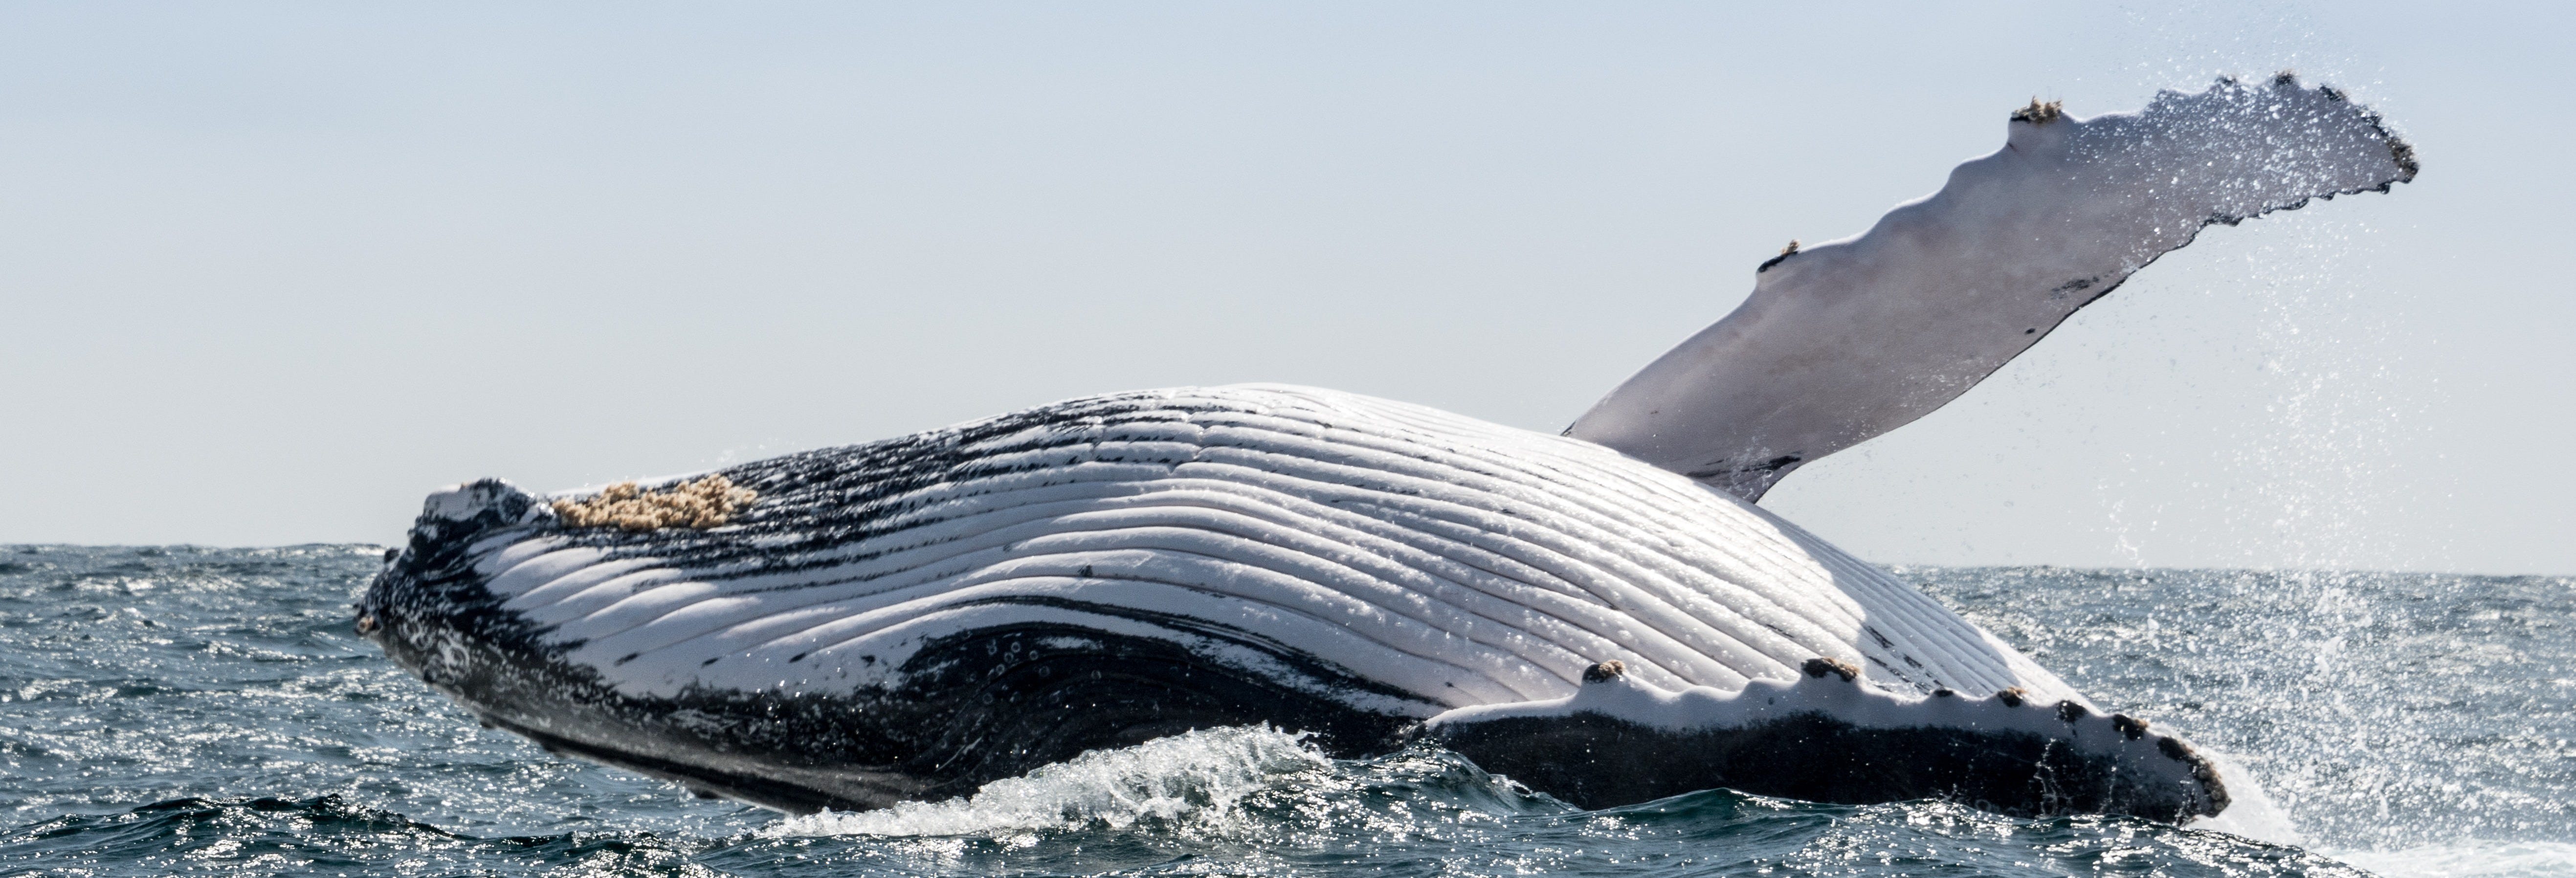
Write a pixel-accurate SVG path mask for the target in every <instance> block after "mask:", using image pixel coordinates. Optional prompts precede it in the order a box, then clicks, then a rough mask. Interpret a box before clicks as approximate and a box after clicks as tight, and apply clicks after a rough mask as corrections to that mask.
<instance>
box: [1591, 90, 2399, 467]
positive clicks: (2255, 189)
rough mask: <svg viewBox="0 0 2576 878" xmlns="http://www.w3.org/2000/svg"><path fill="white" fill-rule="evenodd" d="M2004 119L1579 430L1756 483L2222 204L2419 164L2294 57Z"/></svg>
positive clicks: (2198, 223)
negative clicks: (1986, 150)
mask: <svg viewBox="0 0 2576 878" xmlns="http://www.w3.org/2000/svg"><path fill="white" fill-rule="evenodd" d="M2008 127H2009V134H2008V136H2007V139H2006V142H2005V145H2004V148H2003V149H2001V150H1998V151H1996V152H1995V153H1994V154H1992V155H1988V156H1985V157H1983V158H1979V159H1976V160H1974V161H1970V162H1968V163H1966V164H1963V165H1960V166H1959V167H1958V169H1957V170H1955V171H1952V172H1951V174H1950V180H1949V182H1948V184H1947V185H1944V186H1943V187H1942V188H1941V191H1939V192H1936V193H1934V194H1932V195H1931V196H1928V197H1925V198H1923V199H1920V200H1917V201H1914V202H1910V203H1907V204H1905V205H1902V206H1899V207H1897V208H1896V209H1895V210H1893V211H1890V212H1889V213H1888V214H1887V216H1886V217H1884V218H1882V219H1880V220H1879V222H1878V224H1877V225H1876V226H1875V227H1873V228H1871V229H1870V230H1869V231H1868V232H1866V233H1863V234H1861V235H1859V236H1857V237H1853V238H1847V239H1844V240H1841V241H1836V242H1832V243H1827V244H1821V245H1817V246H1814V247H1810V248H1807V249H1804V250H1797V251H1794V252H1792V253H1789V254H1785V255H1784V256H1783V257H1782V258H1780V259H1775V260H1773V261H1771V262H1769V263H1765V264H1764V265H1763V266H1762V269H1761V270H1760V271H1759V272H1758V273H1757V274H1756V276H1755V280H1754V289H1753V295H1752V297H1751V298H1749V299H1747V300H1746V301H1745V303H1744V304H1743V306H1742V307H1739V308H1737V309H1736V310H1735V312H1734V313H1732V314H1729V315H1727V317H1726V318H1725V319H1723V320H1720V321H1718V322H1717V323H1716V324H1715V325H1713V326H1710V327H1708V328H1707V329H1705V330H1702V331H1701V332H1700V333H1699V334H1698V335H1695V336H1692V337H1691V338H1690V339H1689V340H1688V341H1685V342H1683V343H1682V344H1681V346H1680V347H1677V348H1674V349H1673V350H1672V351H1671V352H1669V353H1666V354H1665V355H1664V356H1663V357H1662V358H1660V359H1658V360H1656V361H1655V362H1654V363H1653V364H1651V365H1649V366H1647V367H1646V368H1645V370H1644V371H1641V372H1639V373H1637V374H1636V376H1634V377H1631V378H1629V379H1628V381H1627V382H1626V383H1624V384H1621V385H1620V386H1619V388H1618V389H1617V390H1615V391H1612V392H1611V393H1610V395H1609V396H1608V397H1606V398H1604V399H1602V400H1601V402H1600V403H1599V404H1597V405H1595V406H1594V407H1593V408H1592V410H1591V411H1590V412H1588V413H1586V414H1585V415H1584V416H1583V417H1582V418H1581V419H1580V420H1578V421H1576V422H1575V423H1574V425H1573V426H1572V427H1571V428H1569V429H1568V430H1567V431H1566V432H1567V435H1570V436H1574V437H1577V438H1581V439H1588V440H1591V441H1594V442H1598V443H1601V444H1603V445H1607V446H1610V447H1612V448H1616V449H1619V450H1620V451H1622V452H1625V453H1627V454H1629V455H1631V456H1634V457H1637V458H1639V459H1641V460H1645V461H1647V462H1649V463H1653V464H1655V465H1657V466H1661V467H1663V468H1665V469H1669V470H1672V471H1674V472H1678V473H1683V474H1685V475H1689V476H1691V477H1692V478H1696V479H1699V480H1701V481H1703V482H1706V483H1708V484H1710V485H1712V486H1715V487H1717V488H1719V489H1721V490H1725V491H1727V492H1729V493H1733V494H1735V495H1736V496H1739V497H1743V498H1745V499H1747V500H1758V499H1760V498H1761V496H1762V494H1763V492H1764V491H1767V490H1769V488H1770V487H1771V485H1772V484H1773V483H1775V482H1777V481H1778V480H1779V479H1780V477H1781V476H1784V475H1787V474H1788V473H1789V471H1791V470H1793V469H1796V468H1797V467H1798V466H1800V465H1802V464H1805V463H1809V462H1813V461H1814V460H1816V459H1817V458H1820V457H1823V456H1825V455H1827V454H1831V453H1833V452H1836V451H1839V450H1842V449H1844V448H1849V447H1851V446H1852V445H1855V444H1858V443H1860V442H1861V441H1863V440H1866V439H1869V438H1870V437H1873V436H1877V435H1879V434H1881V433H1885V432H1887V431H1889V430H1892V429H1895V428H1897V427H1900V426H1903V425H1905V424H1906V423H1908V422H1911V421H1913V420H1914V419H1916V418H1919V417H1922V416H1923V415H1925V414H1928V413H1930V412H1931V411H1932V410H1934V409H1937V408H1940V407H1941V406H1942V405H1943V404H1945V403H1948V402H1949V401H1950V400H1952V399H1955V398H1957V397H1958V396H1959V395H1960V394H1962V393H1965V392H1967V390H1968V388H1970V387H1972V386H1975V385H1976V383H1977V382H1978V381H1979V380H1982V379H1984V378H1985V377H1986V376H1987V375H1988V374H1991V373H1993V372H1994V371H1995V370H1996V369H1997V368H2000V367H2001V366H2003V364H2004V363H2005V362H2007V361H2010V360H2011V359H2012V358H2013V357H2015V356H2017V355H2019V354H2020V353H2021V352H2022V351H2024V350H2026V349H2028V348H2029V347H2030V346H2031V344H2032V343H2034V342H2036V341H2038V340H2039V339H2040V338H2041V337H2043V336H2045V335H2047V334H2048V332H2049V330H2051V329H2053V328H2055V327H2056V326H2057V325H2058V323H2059V322H2061V321H2063V320H2065V319H2066V318H2067V316H2068V315H2070V314H2073V313H2074V312H2075V310H2076V309H2077V308H2081V307H2083V306H2084V305H2085V304H2086V303H2089V302H2091V301H2093V300H2094V299H2096V298H2098V297H2100V296H2101V295H2103V294H2104V293H2107V292H2109V291H2110V290H2111V289H2112V288H2113V287H2116V286H2118V285H2119V284H2120V282H2121V281H2123V280H2126V279H2127V278H2128V276H2129V275H2130V274H2131V273H2134V272H2136V271H2137V270H2138V269H2140V268H2143V267H2145V266H2146V265H2147V263H2149V262H2151V261H2154V260H2155V258H2156V257H2157V256H2159V255H2162V254H2164V253H2166V252H2168V251H2171V250H2173V249H2175V248H2178V247H2181V246H2183V245H2185V244H2188V243H2190V242H2191V240H2192V237H2193V236H2194V235H2197V234H2198V233H2199V232H2200V230H2201V228H2203V227H2205V226H2207V225H2209V224H2211V223H2228V224H2234V223H2236V222H2237V221H2239V220H2243V219H2246V218H2249V217H2254V216H2259V215H2261V214H2264V213H2267V212H2270V211H2273V210H2283V209H2289V208H2295V207H2298V206H2300V205H2303V204H2305V203H2307V202H2308V201H2309V200H2310V199H2315V198H2330V197H2333V196H2335V195H2338V194H2348V193H2353V192H2362V191H2371V190H2379V191H2385V190H2386V189H2387V188H2388V186H2389V185H2390V184H2392V183H2397V182H2403V181H2406V180H2410V179H2413V178H2414V175H2415V163H2414V159H2413V154H2412V151H2411V150H2410V149H2409V148H2408V147H2407V146H2406V145H2405V143H2404V142H2403V141H2401V140H2399V139H2398V138H2397V137H2396V136H2395V135H2393V134H2391V133H2390V132H2389V131H2388V130H2387V129H2386V128H2385V127H2384V126H2383V125H2382V124H2381V122H2380V119H2379V117H2378V116H2377V114H2375V113H2372V112H2371V111H2370V110H2369V109H2368V108H2366V107H2363V106H2360V105H2358V104H2355V103H2352V102H2350V101H2349V100H2346V99H2345V98H2344V96H2343V95H2342V94H2340V93H2338V92H2336V91H2334V90H2333V89H2331V88H2324V87H2317V88H2304V87H2301V86H2299V85H2298V84H2297V83H2296V82H2295V81H2294V80H2292V79H2290V78H2289V77H2287V76H2282V77H2279V78H2275V79H2273V80H2271V81H2269V82H2268V83H2263V84H2245V83H2239V82H2235V81H2232V80H2222V81H2221V82H2220V83H2219V84H2218V85H2217V86H2215V87H2213V88H2211V89H2210V90H2208V91H2205V92H2202V93H2200V94H2196V95H2185V94H2180V93H2177V92H2165V93H2163V94H2161V95H2159V96H2158V97H2157V98H2156V100H2155V102H2154V103H2152V104H2150V105H2149V106H2148V107H2147V108H2146V109H2145V110H2144V111H2142V112H2138V113H2124V114H2113V115H2106V116H2097V117H2094V118H2091V119H2083V120H2077V119H2073V118H2069V117H2062V116H2059V115H2058V114H2057V113H2056V111H2055V107H2054V105H2048V106H2042V105H2038V104H2036V103H2034V105H2033V106H2032V108H2031V109H2030V110H2025V111H2023V112H2021V113H2016V114H2015V118H2014V119H2013V120H2012V121H2011V122H2009V123H2008Z"/></svg>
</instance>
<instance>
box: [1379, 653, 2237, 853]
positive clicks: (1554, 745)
mask: <svg viewBox="0 0 2576 878" xmlns="http://www.w3.org/2000/svg"><path fill="white" fill-rule="evenodd" d="M1831 667H1832V666H1830V665H1828V666H1827V669H1826V671H1823V672H1819V671H1811V672H1810V673H1809V674H1808V675H1807V676H1806V677H1805V678H1803V679H1800V680H1798V681H1797V682H1795V683H1780V682H1776V681H1764V680H1757V681H1755V682H1754V683H1753V684H1752V685H1751V686H1748V687H1747V688H1746V689H1745V690H1744V691H1742V692H1734V693H1720V692H1717V691H1716V690H1712V689H1705V688H1698V689H1693V690H1689V691H1685V692H1679V693H1675V692H1666V691H1663V690H1660V689H1656V688H1655V687H1653V686H1652V685H1650V684H1646V683H1643V682H1640V681H1636V680H1634V679H1631V678H1624V677H1618V676H1616V675H1612V676H1610V677H1606V678H1603V679H1597V680H1587V682H1586V683H1584V685H1583V688H1582V689H1581V690H1580V691H1578V692H1577V693H1576V694H1575V695H1573V696H1571V697H1568V698H1560V699H1554V700H1551V701H1538V702H1526V703H1521V704H1503V705H1490V706H1485V707H1475V708H1463V709H1460V710H1454V711H1451V712H1449V713H1446V714H1442V715H1440V716H1437V717H1433V718H1432V719H1431V720H1430V721H1429V722H1428V723H1426V724H1425V729H1424V735H1425V736H1426V737H1428V738H1430V739H1431V740H1433V741H1435V742H1437V743H1439V744H1441V745H1442V746H1445V747H1447V748H1449V749H1450V750H1453V751H1455V752H1457V753H1459V754H1461V755H1464V756H1466V757H1467V758H1469V759H1472V760H1475V762H1476V764H1477V765H1478V766H1479V767H1482V768H1484V769H1485V770H1487V771H1490V772H1493V773H1496V774H1500V775H1504V776H1507V777H1510V778H1512V779H1513V780H1516V781H1519V782H1521V783H1523V784H1526V785H1528V786H1529V787H1530V788H1531V789H1535V790H1538V791H1540V792H1544V793H1547V794H1549V795H1552V796H1555V797H1557V798H1559V799H1562V800H1565V801H1566V802H1568V803H1571V804H1574V805H1576V806H1578V807H1583V808H1608V807H1616V806H1620V805H1630V804H1635V803H1639V802H1647V801H1652V800H1655V799H1660V798H1665V797H1668V796H1675V795H1680V794H1682V793H1688V792H1694V791H1697V790H1705V789H1715V788H1719V787H1726V788H1731V789H1735V790H1738V791H1742V792H1747V793H1754V794H1757V795H1766V796H1780V797H1785V798H1793V799H1805V800H1808V801H1816V802H1837V803H1842V804H1853V805H1861V804H1875V803H1881V802H1896V801H1906V800H1913V799H1947V800H1951V801H1957V802H1961V803H1964V804H1968V805H1971V806H1973V807H1976V808H1979V809H1982V810H1987V811H1994V812H1998V813H2004V814H2013V815H2018V816H2025V817H2036V816H2047V815H2054V814H2078V813H2112V814H2128V815H2132V816H2136V817H2144V818H2148V819H2152V820H2162V821H2167V822H2175V823H2179V822H2183V821H2186V820H2189V819H2192V818H2194V817H2201V816H2209V815H2215V814H2217V813H2219V812H2221V811H2224V810H2226V809H2227V805H2228V794H2227V788H2226V785H2225V784H2224V783H2223V782H2221V780H2220V778H2219V775H2218V767H2217V765H2216V763H2214V762H2212V761H2210V760H2209V759H2207V758H2205V757H2203V756H2201V755H2200V754H2199V753H2197V752H2195V751H2194V750H2193V749H2192V747H2191V746H2190V745H2189V744H2186V743H2184V742H2183V741H2182V739H2180V738H2176V737H2173V736H2170V735H2165V734H2160V733H2156V732H2152V731H2150V730H2149V729H2148V726H2147V723H2146V722H2145V721H2142V720H2137V719H2132V718H2130V717H2127V716H2121V715H2112V716H2107V717H2106V716H2103V715H2100V714H2097V713H2094V712H2093V711H2092V710H2090V709H2089V708H2085V707H2083V706H2081V705H2079V704H2077V703H2075V702H2072V701H2067V702H2061V703H2059V704H2057V705H2055V706H2048V705H2041V704H2037V703H2033V702H2029V701H2027V700H2026V699H2024V698H2022V697H2021V696H2020V693H2019V690H2005V691H2003V692H1997V693H1994V694H1992V695H1989V696H1986V697H1983V698H1969V697H1966V696H1962V695H1959V694H1957V693H1953V692H1950V691H1949V690H1940V691H1938V692H1935V693H1934V694H1932V695H1930V696H1928V697H1927V696H1913V695H1904V694H1898V693H1892V692H1886V691H1880V690H1876V689H1874V688H1872V687H1870V686H1868V685H1867V684H1864V683H1859V682H1856V681H1855V680H1854V679H1847V678H1845V677H1843V676H1842V675H1841V674H1840V673H1833V672H1830V671H1831Z"/></svg>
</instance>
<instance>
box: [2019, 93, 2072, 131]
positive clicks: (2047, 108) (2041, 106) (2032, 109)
mask: <svg viewBox="0 0 2576 878" xmlns="http://www.w3.org/2000/svg"><path fill="white" fill-rule="evenodd" d="M2065 116H2066V102H2065V101H2048V102H2046V103H2042V102H2040V100H2039V99H2038V98H2031V99H2030V106H2027V107H2023V108H2021V109H2018V110H2014V111H2013V114H2012V120H2013V121H2015V122H2028V123H2030V124H2033V125H2046V124H2048V123H2050V122H2055V121H2057V120H2058V119H2061V118H2064V117H2065Z"/></svg>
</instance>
